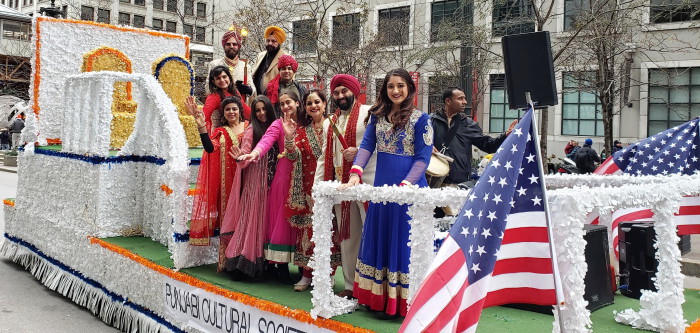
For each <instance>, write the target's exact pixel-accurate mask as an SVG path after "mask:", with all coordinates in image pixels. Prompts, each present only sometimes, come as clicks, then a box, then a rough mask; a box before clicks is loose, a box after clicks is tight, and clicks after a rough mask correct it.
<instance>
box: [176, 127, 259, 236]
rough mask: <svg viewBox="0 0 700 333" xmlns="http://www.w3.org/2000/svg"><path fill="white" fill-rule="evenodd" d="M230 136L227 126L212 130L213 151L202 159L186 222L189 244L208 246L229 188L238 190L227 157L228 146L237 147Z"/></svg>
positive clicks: (238, 183) (225, 201) (231, 164)
mask: <svg viewBox="0 0 700 333" xmlns="http://www.w3.org/2000/svg"><path fill="white" fill-rule="evenodd" d="M244 126H247V123H246V124H245V125H244ZM232 134H233V132H232V131H231V128H230V127H228V126H223V127H218V128H215V129H214V130H213V132H212V137H211V141H212V143H213V144H214V151H213V152H212V153H207V152H204V154H203V156H202V162H201V163H200V165H199V174H198V175H197V184H196V187H195V195H194V203H193V205H192V218H191V220H190V244H192V245H204V246H206V245H209V238H210V237H212V236H214V231H215V230H216V229H219V228H220V225H221V218H222V217H223V215H224V212H226V205H227V203H228V196H229V193H231V189H232V188H236V189H239V190H240V178H239V179H238V181H235V178H236V177H235V175H236V168H237V164H236V162H235V160H233V158H232V157H231V156H230V155H229V154H228V153H229V152H230V151H231V147H232V146H234V145H236V146H238V145H239V138H238V137H237V136H235V135H232ZM222 146H223V147H222ZM234 183H236V184H234Z"/></svg>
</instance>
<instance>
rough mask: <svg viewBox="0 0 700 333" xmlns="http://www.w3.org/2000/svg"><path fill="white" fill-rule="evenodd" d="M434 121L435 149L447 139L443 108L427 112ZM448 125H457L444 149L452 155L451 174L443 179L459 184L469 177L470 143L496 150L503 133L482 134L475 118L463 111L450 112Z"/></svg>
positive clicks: (489, 151)
mask: <svg viewBox="0 0 700 333" xmlns="http://www.w3.org/2000/svg"><path fill="white" fill-rule="evenodd" d="M430 119H431V120H432V123H433V131H434V134H433V135H434V139H433V144H434V145H435V148H436V149H437V150H442V148H443V144H444V142H445V140H446V139H447V133H448V132H449V128H448V127H447V116H446V115H445V110H441V111H439V112H436V113H433V114H431V115H430ZM450 125H451V126H453V127H454V126H459V128H458V129H457V132H456V133H455V136H454V138H452V141H451V142H450V145H449V146H448V147H447V149H445V155H447V156H450V157H452V158H454V159H455V161H454V162H452V163H450V174H449V175H447V177H446V178H445V180H444V181H443V183H446V184H459V183H463V182H465V181H467V180H470V179H471V169H472V164H471V163H472V145H474V146H476V147H478V148H479V149H481V150H483V151H485V152H487V153H489V154H490V153H495V152H496V150H498V147H500V146H501V143H503V141H505V139H506V135H505V133H503V134H501V135H499V136H498V137H496V138H492V137H490V136H488V135H485V134H484V133H483V131H482V130H481V127H480V126H479V124H478V123H477V122H475V121H474V120H472V119H471V118H469V117H467V115H466V114H465V113H459V114H456V115H454V116H452V121H451V124H450Z"/></svg>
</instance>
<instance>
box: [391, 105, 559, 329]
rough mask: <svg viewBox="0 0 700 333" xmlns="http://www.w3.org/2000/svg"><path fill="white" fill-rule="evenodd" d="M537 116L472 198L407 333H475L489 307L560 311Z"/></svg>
mask: <svg viewBox="0 0 700 333" xmlns="http://www.w3.org/2000/svg"><path fill="white" fill-rule="evenodd" d="M533 112H534V111H532V109H531V110H530V111H528V112H527V113H526V114H525V116H523V118H522V119H521V120H520V122H519V124H518V125H517V126H516V128H515V129H514V130H513V132H512V133H511V134H510V136H508V138H507V139H506V140H505V142H503V144H502V145H501V147H500V148H499V149H498V152H497V153H496V154H495V155H494V157H493V158H492V159H491V163H490V164H489V166H488V168H487V169H486V171H485V172H484V174H483V175H482V176H481V178H479V182H478V183H477V184H476V186H475V187H474V189H473V190H472V191H471V192H470V194H469V197H468V198H467V200H466V202H465V204H464V206H463V207H462V209H461V210H460V214H459V215H458V218H457V220H456V221H455V223H454V225H453V226H452V228H451V229H450V233H449V235H448V236H447V238H446V239H445V241H444V243H443V245H442V247H441V248H440V250H439V251H438V254H437V256H436V258H435V260H434V261H433V263H432V264H431V267H430V269H429V270H428V274H427V276H426V278H425V279H424V280H423V282H422V283H421V285H420V287H419V289H418V291H417V292H416V295H415V297H414V298H413V302H412V304H411V307H410V309H409V312H408V315H407V316H406V319H405V320H404V322H403V325H402V326H401V329H400V330H399V332H475V331H476V327H477V323H478V321H479V317H480V315H481V311H482V309H483V308H486V307H490V306H495V305H500V304H507V303H530V304H539V305H553V304H557V292H556V291H555V290H556V289H555V285H557V286H558V285H560V284H559V283H558V282H555V281H557V280H558V274H555V273H554V272H555V271H554V270H553V268H552V267H553V265H552V256H551V253H552V252H551V251H552V248H551V245H550V242H549V231H548V229H547V225H546V219H545V210H544V209H545V200H546V199H545V197H544V193H543V190H542V177H541V166H542V164H541V160H540V157H539V155H538V154H537V151H536V149H535V145H536V135H535V134H534V133H535V132H533V128H532V119H533V115H532V114H533ZM559 299H562V298H559Z"/></svg>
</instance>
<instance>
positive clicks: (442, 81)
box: [428, 75, 459, 113]
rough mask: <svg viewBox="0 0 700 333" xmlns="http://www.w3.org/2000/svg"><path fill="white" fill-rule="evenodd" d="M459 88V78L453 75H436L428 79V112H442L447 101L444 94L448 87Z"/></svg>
mask: <svg viewBox="0 0 700 333" xmlns="http://www.w3.org/2000/svg"><path fill="white" fill-rule="evenodd" d="M457 86H459V78H458V77H456V76H452V75H436V76H431V77H429V78H428V110H429V112H430V113H433V112H437V111H440V110H442V108H443V106H444V105H445V101H443V100H442V93H443V92H444V91H445V89H447V87H457Z"/></svg>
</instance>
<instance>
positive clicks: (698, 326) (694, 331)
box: [685, 318, 700, 333]
mask: <svg viewBox="0 0 700 333" xmlns="http://www.w3.org/2000/svg"><path fill="white" fill-rule="evenodd" d="M685 333H700V318H698V320H696V321H695V322H694V323H692V324H690V326H688V328H686V329H685Z"/></svg>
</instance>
